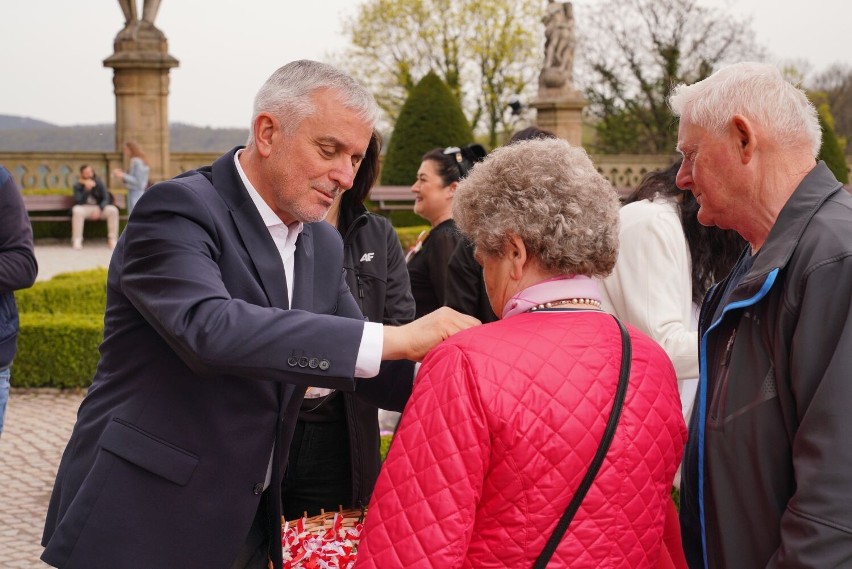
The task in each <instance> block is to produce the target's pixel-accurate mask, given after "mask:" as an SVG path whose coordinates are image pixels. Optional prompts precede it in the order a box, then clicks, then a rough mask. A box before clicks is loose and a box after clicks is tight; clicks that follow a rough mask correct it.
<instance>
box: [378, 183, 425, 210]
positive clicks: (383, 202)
mask: <svg viewBox="0 0 852 569" xmlns="http://www.w3.org/2000/svg"><path fill="white" fill-rule="evenodd" d="M370 201H372V202H373V203H375V204H376V205H377V207H378V208H379V209H380V210H391V209H411V208H412V207H414V194H413V193H411V186H375V187H374V188H373V189H372V190H370Z"/></svg>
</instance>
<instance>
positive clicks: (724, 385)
mask: <svg viewBox="0 0 852 569" xmlns="http://www.w3.org/2000/svg"><path fill="white" fill-rule="evenodd" d="M736 338H737V328H734V330H733V331H732V332H731V336H730V337H729V338H728V344H727V346H725V357H724V359H723V360H722V369H721V370H720V371H721V372H722V373H721V374H720V379H719V382H718V383H717V384H716V386H715V387H714V389H713V399H711V401H710V413H709V415H710V422H711V423H713V424H714V425H715V426H718V423H719V419H720V415H721V413H722V409H723V408H724V406H725V405H724V402H725V398H726V397H727V395H728V379H729V378H730V376H731V354H732V353H733V351H734V341H735V340H736Z"/></svg>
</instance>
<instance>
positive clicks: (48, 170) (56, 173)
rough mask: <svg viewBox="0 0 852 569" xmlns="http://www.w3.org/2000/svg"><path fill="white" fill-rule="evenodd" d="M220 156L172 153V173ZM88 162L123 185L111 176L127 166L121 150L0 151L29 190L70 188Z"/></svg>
mask: <svg viewBox="0 0 852 569" xmlns="http://www.w3.org/2000/svg"><path fill="white" fill-rule="evenodd" d="M218 157H219V153H215V152H213V153H211V152H172V153H171V163H170V172H169V176H177V175H178V174H180V173H181V172H184V171H186V170H191V169H193V168H198V167H199V166H204V165H206V164H210V163H211V162H213V160H215V159H216V158H218ZM84 164H88V165H89V166H91V167H92V168H93V169H94V171H95V174H97V175H98V176H99V177H100V178H101V179H102V180H103V181H104V183H105V184H106V185H107V187H109V188H113V187H121V182H119V181H117V180H116V179H115V178H113V177H111V176H110V173H111V172H112V171H113V169H114V168H124V164H123V156H122V155H121V153H118V152H0V165H3V166H5V168H6V169H7V170H9V172H11V173H12V176H13V177H14V178H15V180H17V182H18V185H19V186H20V187H21V188H23V189H25V190H42V189H47V190H50V189H66V188H70V187H71V186H73V185H74V182H76V181H77V175H78V174H79V172H80V167H81V166H83V165H84Z"/></svg>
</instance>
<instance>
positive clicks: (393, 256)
mask: <svg viewBox="0 0 852 569" xmlns="http://www.w3.org/2000/svg"><path fill="white" fill-rule="evenodd" d="M380 147H381V139H380V138H379V135H378V133H373V136H372V138H371V139H370V145H369V146H368V148H367V152H366V154H365V156H364V159H363V161H362V162H361V165H360V166H359V167H358V172H357V174H356V175H355V181H354V182H353V184H352V187H351V188H350V189H349V190H345V191H343V192H341V193H340V194H339V195H338V198H337V200H335V203H334V205H333V206H332V207H331V209H330V210H329V212H328V215H327V216H326V218H325V221H326V222H328V223H330V224H331V225H334V226H335V227H336V228H337V230H338V231H339V232H340V235H341V237H342V238H343V255H344V258H343V264H344V270H345V271H346V282H347V283H348V284H349V288H350V290H351V291H352V295H353V296H354V297H355V301H356V302H357V303H358V306H359V307H360V308H361V312H362V313H363V314H364V316H365V317H366V318H367V319H368V320H369V321H371V322H381V323H384V324H391V325H400V324H405V323H407V322H410V321H411V320H412V319H413V318H414V298H413V297H412V296H411V288H410V286H409V284H408V271H406V268H405V259H404V256H403V252H402V246H401V245H400V243H399V238H398V237H397V235H396V232H395V231H394V229H393V227H392V226H391V224H390V222H389V221H388V220H387V219H386V218H384V217H382V216H380V215H376V214H374V213H370V212H368V211H367V209H366V208H365V207H364V200H365V199H366V198H367V195H368V194H369V192H370V189H371V188H372V187H373V183H374V182H375V181H376V178H377V177H378V173H379V149H380ZM380 466H381V460H380V457H379V422H378V408H377V407H376V406H375V405H373V404H371V403H369V402H367V401H365V400H363V399H362V398H360V397H358V394H357V391H356V392H355V393H345V392H340V391H331V390H328V389H320V388H316V387H310V388H308V391H307V393H306V394H305V399H304V401H303V403H302V407H301V409H300V411H299V420H298V422H297V423H296V430H295V434H294V436H293V442H292V444H291V445H290V463H289V465H288V468H287V477H286V479H285V480H284V484H283V486H282V500H283V507H284V510H283V512H284V516H285V518H287V519H296V518H299V517H301V516H302V514H303V513H305V512H307V514H308V515H309V516H312V515H316V514H319V513H320V509H325V510H326V511H336V510H337V509H338V508H339V507H340V506H343V507H344V508H351V507H356V508H360V507H362V506H366V505H367V502H368V501H369V499H370V495H371V493H372V491H373V485H374V484H375V482H376V477H377V476H378V474H379V467H380Z"/></svg>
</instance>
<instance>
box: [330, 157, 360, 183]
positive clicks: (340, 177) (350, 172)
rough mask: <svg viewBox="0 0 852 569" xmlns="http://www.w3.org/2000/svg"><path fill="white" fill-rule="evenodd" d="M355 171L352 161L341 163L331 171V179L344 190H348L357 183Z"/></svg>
mask: <svg viewBox="0 0 852 569" xmlns="http://www.w3.org/2000/svg"><path fill="white" fill-rule="evenodd" d="M355 171H356V169H355V166H353V165H352V161H351V160H346V161H341V163H340V164H338V165H336V166H335V168H334V169H333V170H332V171H331V174H330V175H329V177H330V178H331V179H332V181H334V182H335V183H336V184H337V185H338V186H340V187H341V188H342V189H344V190H348V189H349V188H351V187H352V184H353V183H355Z"/></svg>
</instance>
